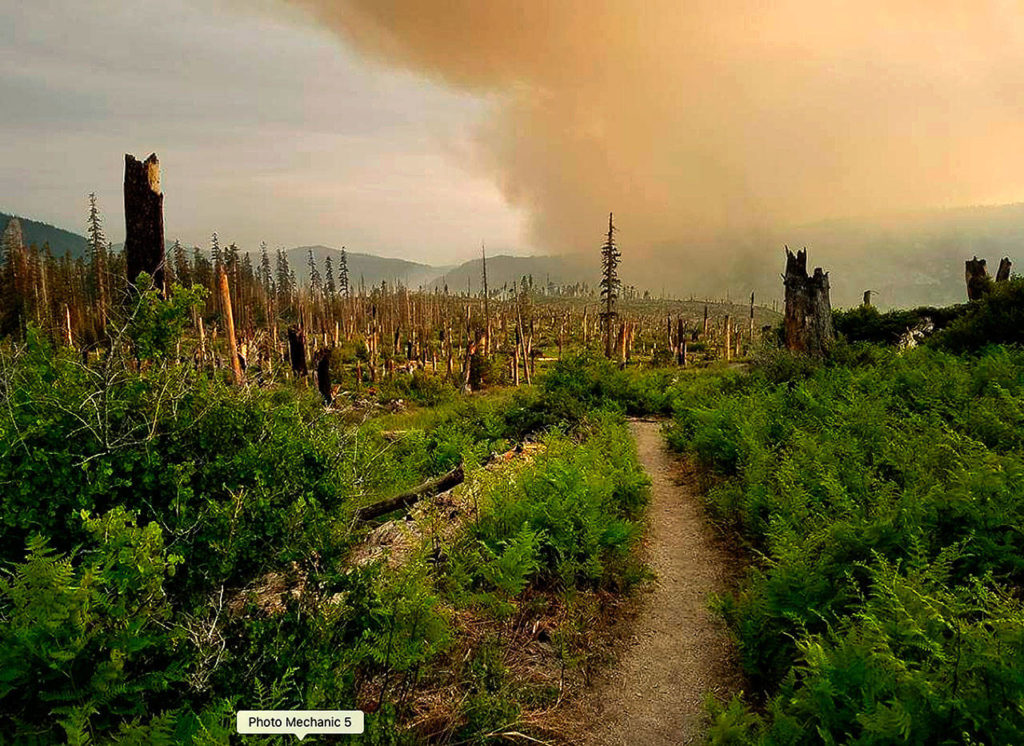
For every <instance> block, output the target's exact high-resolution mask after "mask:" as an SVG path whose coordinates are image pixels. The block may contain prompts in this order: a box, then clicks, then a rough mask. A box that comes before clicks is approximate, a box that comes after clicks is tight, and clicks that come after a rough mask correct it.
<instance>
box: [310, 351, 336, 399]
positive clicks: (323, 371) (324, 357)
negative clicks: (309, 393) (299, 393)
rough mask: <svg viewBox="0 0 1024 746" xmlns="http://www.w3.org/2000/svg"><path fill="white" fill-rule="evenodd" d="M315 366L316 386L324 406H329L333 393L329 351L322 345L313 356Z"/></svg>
mask: <svg viewBox="0 0 1024 746" xmlns="http://www.w3.org/2000/svg"><path fill="white" fill-rule="evenodd" d="M313 364H314V367H315V368H316V388H317V391H319V392H320V396H322V397H323V399H324V406H327V407H329V406H331V404H332V403H333V402H334V395H333V394H332V392H331V351H330V349H329V348H327V347H324V348H323V349H321V350H320V351H319V352H317V353H316V356H315V357H314V358H313Z"/></svg>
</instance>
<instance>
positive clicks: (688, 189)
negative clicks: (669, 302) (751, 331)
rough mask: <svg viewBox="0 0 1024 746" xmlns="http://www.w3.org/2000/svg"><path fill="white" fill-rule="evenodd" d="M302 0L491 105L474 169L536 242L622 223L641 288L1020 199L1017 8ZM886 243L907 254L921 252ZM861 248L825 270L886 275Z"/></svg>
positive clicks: (385, 51) (367, 46)
mask: <svg viewBox="0 0 1024 746" xmlns="http://www.w3.org/2000/svg"><path fill="white" fill-rule="evenodd" d="M289 4H290V5H292V6H298V7H300V8H302V9H304V10H306V11H308V12H309V14H310V17H311V18H312V19H314V20H315V22H316V23H318V24H322V25H326V26H327V27H329V28H330V29H332V30H334V31H335V32H337V34H338V36H339V38H340V39H342V40H343V41H344V43H345V45H346V46H348V47H352V48H354V49H356V50H359V51H361V52H362V53H363V54H364V55H366V56H367V57H368V58H371V59H375V60H378V61H380V62H381V63H382V64H384V65H386V66H390V67H395V68H401V69H407V70H412V71H414V72H417V73H419V74H421V75H423V76H426V77H428V78H430V79H432V80H435V81H438V82H440V83H442V84H443V85H446V86H448V87H450V88H452V89H455V90H460V91H465V92H469V93H472V94H475V95H478V96H481V97H485V98H488V99H489V100H490V101H491V103H492V107H491V113H490V115H489V117H488V118H487V119H486V120H485V121H483V122H481V124H480V128H479V132H478V137H477V145H478V148H477V151H476V154H475V158H476V167H477V168H478V169H480V170H481V171H482V172H485V173H488V174H490V176H491V178H492V179H494V180H495V182H496V183H497V184H499V186H500V188H501V189H502V192H503V193H504V195H505V197H506V199H507V200H508V201H509V202H510V203H511V204H513V205H515V206H517V207H521V208H523V209H525V210H526V212H527V213H528V215H529V225H530V239H531V242H532V244H533V245H534V246H535V247H536V248H538V249H541V250H547V251H552V252H556V253H557V252H564V251H578V250H583V249H591V248H593V247H595V246H597V245H599V243H600V232H601V226H602V223H603V218H604V216H605V215H606V214H607V212H608V211H609V210H614V211H615V212H616V214H617V216H618V217H619V218H620V224H621V226H622V240H623V244H624V245H625V246H626V247H628V248H630V249H632V251H633V252H634V255H640V256H643V257H645V258H654V259H657V260H658V261H657V262H649V261H648V262H644V264H643V269H640V268H639V267H638V268H637V269H638V270H639V271H638V273H637V274H638V276H637V277H636V280H637V281H638V282H641V283H645V284H654V285H657V284H658V280H659V279H661V280H666V279H671V281H673V282H679V281H682V280H683V279H685V278H687V277H690V278H692V277H693V276H695V275H701V276H704V277H705V278H706V279H707V280H708V284H712V283H713V284H714V285H715V286H717V287H722V283H725V284H726V285H730V284H732V280H733V279H736V278H739V277H742V276H744V275H745V276H746V277H745V279H746V280H747V281H748V282H747V284H752V283H755V282H756V283H757V284H760V280H761V278H760V277H759V276H758V275H760V274H761V273H762V272H763V271H764V269H765V268H766V267H771V268H774V267H776V265H777V264H778V256H780V255H781V246H782V243H784V242H788V243H791V244H802V243H804V242H807V243H810V240H811V238H814V237H817V238H820V237H821V236H822V235H827V233H828V231H827V230H825V233H824V234H823V233H822V230H823V229H822V227H821V226H817V227H813V228H808V227H807V226H808V224H810V223H812V222H814V221H820V220H823V219H827V218H837V217H842V216H849V215H870V214H876V213H882V212H893V211H906V210H913V209H919V208H941V207H951V206H959V205H975V204H992V203H997V202H1011V201H1014V200H1019V199H1020V198H1021V197H1024V184H1022V182H1021V174H1024V150H1022V149H1021V148H1019V147H1017V141H1018V139H1019V133H1020V132H1021V131H1022V125H1024V104H1022V103H1021V102H1022V101H1024V95H1021V94H1022V93H1024V14H1021V13H1020V12H1019V8H1018V6H1017V5H1016V3H1007V2H998V1H994V0H993V1H985V2H978V3H962V2H953V1H952V0H940V1H939V2H934V1H929V2H924V1H923V0H898V1H897V2H891V1H890V2H880V1H878V0H871V1H869V2H864V3H845V2H838V1H832V2H810V1H809V0H788V1H785V2H779V3H759V2H753V1H752V0H750V1H748V0H731V1H727V2H721V0H714V1H713V2H712V1H711V0H696V1H695V2H687V3H679V2H675V1H672V0H650V1H649V2H645V3H640V4H637V3H632V2H621V1H620V2H616V1H614V0H596V1H594V0H586V1H584V0H566V1H564V2H557V3H551V2H546V1H543V2H542V1H540V0H533V1H530V0H525V1H524V0H493V1H491V2H486V3H481V2H476V1H475V0H445V2H440V1H439V0H437V1H434V2H431V1H429V0H428V1H424V0H415V1H414V0H289ZM805 237H806V238H805ZM890 246H891V252H892V255H893V256H894V257H896V258H897V260H898V261H900V262H902V261H903V258H904V257H912V256H920V251H922V250H926V249H927V248H928V247H927V246H925V245H916V244H913V243H909V242H907V241H894V242H892V243H891V245H890ZM863 248H865V247H863V246H860V245H858V244H857V243H856V242H853V243H850V244H847V245H844V246H836V247H823V251H822V252H821V253H822V255H823V256H822V259H821V261H822V262H824V261H826V258H831V256H832V252H833V251H835V252H837V259H836V261H839V257H838V255H842V257H846V258H848V259H849V260H850V263H851V264H853V265H855V266H856V265H857V264H859V263H861V262H864V261H869V260H870V261H872V262H875V263H876V266H877V262H878V261H879V259H880V258H879V257H878V256H877V255H868V256H865V255H863V254H857V252H858V251H861V250H862V249H863ZM950 252H951V253H952V254H955V255H956V257H957V258H961V257H962V254H963V253H964V252H963V251H957V250H956V249H955V248H954V247H950ZM811 256H812V258H811V261H812V262H815V263H816V262H818V261H819V259H818V258H817V257H818V255H817V254H816V252H815V249H814V247H812V254H811ZM624 271H626V270H625V267H624ZM666 273H667V274H666ZM774 275H775V271H774V269H772V274H771V276H772V277H774Z"/></svg>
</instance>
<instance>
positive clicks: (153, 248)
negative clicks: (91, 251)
mask: <svg viewBox="0 0 1024 746" xmlns="http://www.w3.org/2000/svg"><path fill="white" fill-rule="evenodd" d="M124 226H125V239H124V258H125V265H126V268H127V271H128V282H130V283H132V284H134V283H135V281H136V280H137V279H138V277H139V273H140V272H146V273H147V274H149V275H150V276H151V277H152V278H153V286H154V287H155V288H156V289H157V290H159V291H160V293H161V295H162V294H163V293H164V290H165V288H164V195H163V194H162V193H161V192H160V161H158V160H157V157H156V153H153V154H151V155H150V156H149V158H147V159H146V160H145V161H138V160H136V158H135V156H133V155H128V154H125V157H124Z"/></svg>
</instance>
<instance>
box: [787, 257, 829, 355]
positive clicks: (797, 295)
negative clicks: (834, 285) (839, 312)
mask: <svg viewBox="0 0 1024 746" xmlns="http://www.w3.org/2000/svg"><path fill="white" fill-rule="evenodd" d="M783 282H784V284H785V287H786V315H785V321H784V328H785V333H786V349H788V350H792V351H794V352H802V353H806V354H808V355H815V356H819V357H820V356H822V355H824V354H825V353H826V352H827V351H828V350H829V348H830V347H831V346H832V342H833V341H834V340H835V328H834V327H833V326H832V304H831V301H830V300H829V282H828V272H823V271H822V270H821V267H816V268H815V270H814V275H812V276H808V274H807V250H806V249H801V250H800V251H798V252H797V253H796V255H795V256H794V255H793V253H792V252H791V251H790V250H789V247H786V274H785V275H783Z"/></svg>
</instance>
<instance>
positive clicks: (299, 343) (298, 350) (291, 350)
mask: <svg viewBox="0 0 1024 746" xmlns="http://www.w3.org/2000/svg"><path fill="white" fill-rule="evenodd" d="M288 359H289V360H290V361H291V364H292V372H293V373H295V375H296V376H305V375H306V374H307V373H309V370H308V369H307V368H306V333H305V332H304V331H303V329H302V327H300V326H294V325H293V326H289V327H288Z"/></svg>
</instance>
